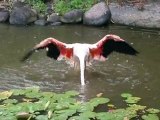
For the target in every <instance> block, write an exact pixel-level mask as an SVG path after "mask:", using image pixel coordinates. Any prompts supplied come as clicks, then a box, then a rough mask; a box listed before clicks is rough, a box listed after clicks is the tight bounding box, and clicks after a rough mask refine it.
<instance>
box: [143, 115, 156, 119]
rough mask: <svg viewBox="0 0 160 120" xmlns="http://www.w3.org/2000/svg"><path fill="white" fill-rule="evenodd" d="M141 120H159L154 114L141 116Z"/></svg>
mask: <svg viewBox="0 0 160 120" xmlns="http://www.w3.org/2000/svg"><path fill="white" fill-rule="evenodd" d="M142 119H143V120H159V117H158V116H157V115H156V114H148V115H143V116H142Z"/></svg>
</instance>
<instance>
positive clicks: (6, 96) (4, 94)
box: [0, 91, 13, 100]
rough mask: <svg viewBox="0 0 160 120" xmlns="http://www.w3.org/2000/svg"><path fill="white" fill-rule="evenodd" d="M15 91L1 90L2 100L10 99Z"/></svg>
mask: <svg viewBox="0 0 160 120" xmlns="http://www.w3.org/2000/svg"><path fill="white" fill-rule="evenodd" d="M12 93H13V92H11V91H4V92H0V100H4V99H8V98H9V97H10V96H11V95H12Z"/></svg>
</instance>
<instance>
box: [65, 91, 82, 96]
mask: <svg viewBox="0 0 160 120" xmlns="http://www.w3.org/2000/svg"><path fill="white" fill-rule="evenodd" d="M65 94H66V95H67V96H69V97H74V96H77V95H79V92H77V91H74V90H73V91H67V92H65Z"/></svg>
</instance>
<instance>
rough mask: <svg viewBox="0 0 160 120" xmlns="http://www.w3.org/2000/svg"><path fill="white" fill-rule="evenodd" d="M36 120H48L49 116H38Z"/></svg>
mask: <svg viewBox="0 0 160 120" xmlns="http://www.w3.org/2000/svg"><path fill="white" fill-rule="evenodd" d="M36 120H48V116H47V115H38V116H36Z"/></svg>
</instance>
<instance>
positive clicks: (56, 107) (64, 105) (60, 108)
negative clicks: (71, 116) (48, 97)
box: [55, 103, 69, 110]
mask: <svg viewBox="0 0 160 120" xmlns="http://www.w3.org/2000/svg"><path fill="white" fill-rule="evenodd" d="M68 108H69V104H68V103H61V104H57V105H56V106H55V110H64V109H68Z"/></svg>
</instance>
